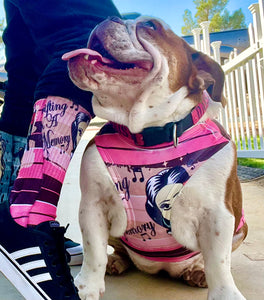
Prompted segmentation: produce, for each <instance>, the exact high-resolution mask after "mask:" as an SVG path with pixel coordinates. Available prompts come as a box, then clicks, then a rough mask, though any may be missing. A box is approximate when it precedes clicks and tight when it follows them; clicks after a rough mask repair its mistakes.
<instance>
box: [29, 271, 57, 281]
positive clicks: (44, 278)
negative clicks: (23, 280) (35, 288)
mask: <svg viewBox="0 0 264 300" xmlns="http://www.w3.org/2000/svg"><path fill="white" fill-rule="evenodd" d="M31 278H32V280H33V281H34V282H35V283H40V282H43V281H48V280H52V278H51V276H50V274H49V273H44V274H39V275H35V276H31Z"/></svg>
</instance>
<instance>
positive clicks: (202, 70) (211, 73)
mask: <svg viewBox="0 0 264 300" xmlns="http://www.w3.org/2000/svg"><path fill="white" fill-rule="evenodd" d="M191 57H192V62H193V65H194V67H195V69H196V72H197V73H196V84H195V83H194V82H195V81H193V82H192V84H193V85H197V83H199V84H200V86H201V83H202V85H203V88H205V89H206V90H207V92H208V93H209V95H210V97H211V98H212V100H214V101H217V102H221V103H222V105H223V106H225V104H226V101H225V98H224V96H223V87H224V81H225V74H224V72H223V70H222V68H221V66H220V65H219V64H218V63H217V62H216V61H215V60H213V59H212V58H210V57H209V56H208V55H206V54H204V53H202V52H193V53H192V54H191Z"/></svg>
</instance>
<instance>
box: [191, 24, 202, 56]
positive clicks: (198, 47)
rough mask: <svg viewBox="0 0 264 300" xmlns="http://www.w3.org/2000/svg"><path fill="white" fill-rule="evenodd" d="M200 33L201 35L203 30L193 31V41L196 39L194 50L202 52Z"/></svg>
mask: <svg viewBox="0 0 264 300" xmlns="http://www.w3.org/2000/svg"><path fill="white" fill-rule="evenodd" d="M200 33H201V28H194V29H193V30H192V34H193V39H194V48H195V49H196V50H198V51H201V39H200Z"/></svg>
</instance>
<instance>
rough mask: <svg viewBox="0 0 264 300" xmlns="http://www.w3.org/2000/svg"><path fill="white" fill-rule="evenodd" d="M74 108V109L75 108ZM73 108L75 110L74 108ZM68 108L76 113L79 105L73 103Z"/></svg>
mask: <svg viewBox="0 0 264 300" xmlns="http://www.w3.org/2000/svg"><path fill="white" fill-rule="evenodd" d="M75 106H76V107H75ZM74 107H75V108H74ZM70 108H72V109H73V108H74V109H75V111H77V110H78V109H79V104H76V103H73V104H72V105H71V106H70Z"/></svg>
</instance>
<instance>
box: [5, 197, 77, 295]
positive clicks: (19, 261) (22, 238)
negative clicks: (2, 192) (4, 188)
mask: <svg viewBox="0 0 264 300" xmlns="http://www.w3.org/2000/svg"><path fill="white" fill-rule="evenodd" d="M65 231H66V230H65V228H63V227H60V226H59V223H58V222H55V221H53V222H44V223H41V224H39V225H37V226H35V227H32V228H25V227H22V226H20V225H18V224H17V223H16V222H15V221H14V220H13V219H12V217H11V215H10V212H9V205H8V201H5V202H4V203H1V204H0V271H1V272H2V273H3V274H4V275H5V276H6V277H7V279H8V280H9V281H10V282H11V283H12V284H13V285H14V286H15V287H16V288H17V290H18V291H19V292H20V293H21V294H22V295H23V296H24V297H25V299H27V300H43V299H45V300H77V299H78V300H79V299H80V298H79V296H78V292H77V289H76V288H75V286H74V283H73V278H72V276H71V273H70V269H69V267H68V265H67V262H66V255H65V248H64V233H65Z"/></svg>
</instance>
